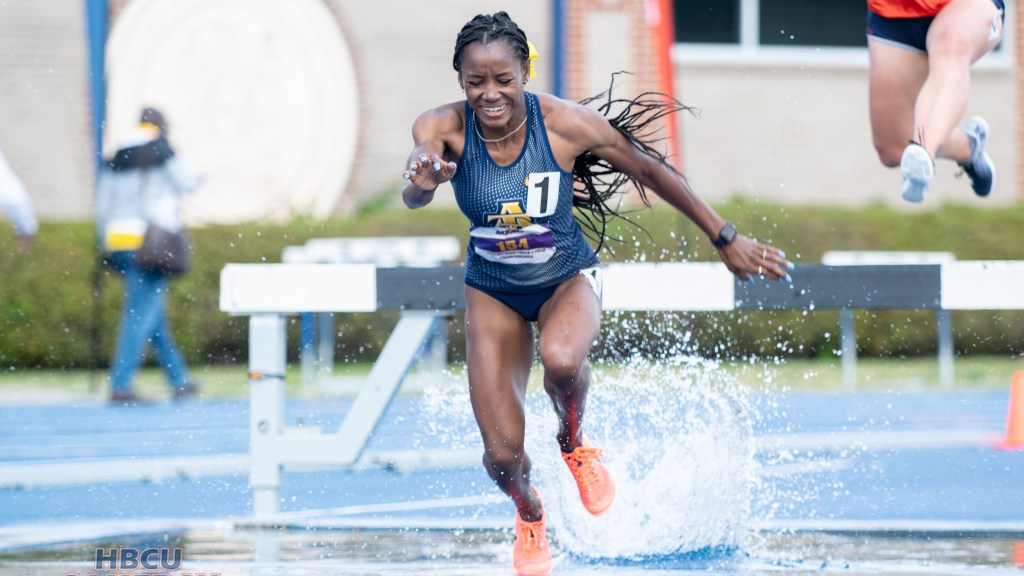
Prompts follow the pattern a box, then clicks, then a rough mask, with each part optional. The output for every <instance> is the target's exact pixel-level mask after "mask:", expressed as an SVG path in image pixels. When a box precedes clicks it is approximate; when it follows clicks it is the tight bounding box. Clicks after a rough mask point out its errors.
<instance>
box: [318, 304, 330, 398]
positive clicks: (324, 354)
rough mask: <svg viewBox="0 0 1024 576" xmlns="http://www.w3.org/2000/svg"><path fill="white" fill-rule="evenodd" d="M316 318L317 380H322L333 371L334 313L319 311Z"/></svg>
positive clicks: (328, 376)
mask: <svg viewBox="0 0 1024 576" xmlns="http://www.w3.org/2000/svg"><path fill="white" fill-rule="evenodd" d="M316 320H317V341H318V345H317V361H318V364H317V367H318V369H317V380H318V381H319V382H320V383H321V384H323V382H324V381H325V380H326V379H327V378H330V377H331V373H332V372H333V371H334V314H331V313H330V312H321V313H319V314H317V315H316Z"/></svg>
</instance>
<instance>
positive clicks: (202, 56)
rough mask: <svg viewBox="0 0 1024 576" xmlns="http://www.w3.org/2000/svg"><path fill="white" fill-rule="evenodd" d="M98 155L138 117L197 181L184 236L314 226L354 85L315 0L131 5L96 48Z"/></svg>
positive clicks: (349, 114)
mask: <svg viewBox="0 0 1024 576" xmlns="http://www.w3.org/2000/svg"><path fill="white" fill-rule="evenodd" d="M106 59H107V121H106V129H105V134H104V154H105V155H106V156H109V155H110V154H112V153H113V150H114V148H115V147H116V142H117V139H118V134H123V133H124V132H125V131H127V130H129V129H130V128H131V127H133V126H134V125H135V124H136V123H137V122H138V119H139V114H140V112H141V110H142V109H143V108H144V107H147V106H153V107H155V108H158V109H160V110H161V111H162V112H163V113H164V116H166V118H167V121H168V124H169V125H170V134H169V136H170V141H171V144H172V145H173V147H174V149H175V151H176V153H177V154H178V156H179V157H180V158H181V159H182V160H183V161H184V162H185V163H186V164H188V165H189V166H190V167H191V168H193V169H194V170H196V171H198V172H199V173H201V174H202V176H203V181H202V184H201V185H200V187H199V189H198V190H197V191H196V193H195V194H194V195H192V196H191V197H188V198H187V199H186V201H185V203H184V217H185V220H186V222H188V223H190V224H228V223H241V222H251V221H260V220H275V221H281V220H286V219H288V218H290V217H292V216H294V215H307V216H311V217H314V218H319V219H323V218H326V217H328V216H329V215H330V214H331V213H332V212H333V211H334V209H335V207H336V206H337V205H338V202H339V200H340V199H341V196H342V194H343V193H344V189H345V183H346V181H347V180H348V177H349V174H350V172H351V170H352V164H353V162H354V158H355V149H356V142H357V136H358V131H359V130H358V122H359V103H358V94H357V85H356V75H355V70H354V67H353V64H352V58H351V54H350V52H349V48H348V45H347V43H346V40H345V38H344V36H343V34H342V30H341V28H340V26H339V25H338V21H337V19H336V17H335V16H334V14H332V13H331V11H330V10H329V9H328V7H327V6H326V5H325V4H324V2H323V0H288V1H287V2H283V1H281V0H217V1H216V2H211V1H209V0H131V1H130V2H128V4H127V5H126V6H125V8H124V10H123V11H122V12H120V14H118V16H117V19H116V21H115V22H114V23H113V25H112V29H111V33H110V37H109V40H108V42H107V52H106Z"/></svg>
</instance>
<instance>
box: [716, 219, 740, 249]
mask: <svg viewBox="0 0 1024 576" xmlns="http://www.w3.org/2000/svg"><path fill="white" fill-rule="evenodd" d="M735 238H736V227H735V226H733V225H732V224H731V223H729V222H726V223H725V227H723V228H722V231H721V232H719V233H718V238H715V240H714V242H712V244H713V245H714V246H715V247H716V248H721V247H723V246H728V245H729V244H731V243H732V241H733V240H734V239H735Z"/></svg>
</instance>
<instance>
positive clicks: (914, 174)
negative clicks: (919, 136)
mask: <svg viewBox="0 0 1024 576" xmlns="http://www.w3.org/2000/svg"><path fill="white" fill-rule="evenodd" d="M900 169H902V170H903V189H902V196H903V199H904V200H906V201H907V202H913V203H915V204H919V203H921V202H923V201H924V193H925V192H926V191H927V190H928V185H929V184H931V183H932V178H934V177H935V161H933V160H932V157H931V156H929V155H928V151H927V150H925V149H924V148H922V147H921V146H920V145H918V144H910V145H909V146H907V147H906V148H904V149H903V158H902V159H901V160H900Z"/></svg>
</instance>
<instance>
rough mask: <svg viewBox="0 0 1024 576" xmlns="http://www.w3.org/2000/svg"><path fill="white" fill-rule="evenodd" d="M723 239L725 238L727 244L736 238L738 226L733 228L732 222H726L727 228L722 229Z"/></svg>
mask: <svg viewBox="0 0 1024 576" xmlns="http://www.w3.org/2000/svg"><path fill="white" fill-rule="evenodd" d="M722 239H723V240H725V243H726V244H729V243H730V242H732V241H733V240H735V239H736V228H733V225H732V224H726V225H725V228H723V229H722Z"/></svg>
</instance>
